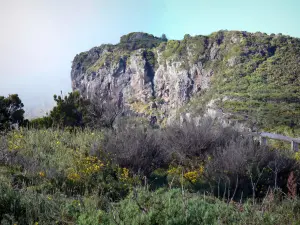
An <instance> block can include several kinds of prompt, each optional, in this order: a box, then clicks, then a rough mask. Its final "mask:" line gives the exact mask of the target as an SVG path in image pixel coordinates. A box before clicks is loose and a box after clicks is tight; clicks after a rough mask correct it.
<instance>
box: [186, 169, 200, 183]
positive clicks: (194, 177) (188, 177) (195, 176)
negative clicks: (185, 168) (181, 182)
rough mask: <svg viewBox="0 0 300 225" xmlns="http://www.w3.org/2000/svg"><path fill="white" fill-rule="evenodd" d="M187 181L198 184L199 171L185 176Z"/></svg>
mask: <svg viewBox="0 0 300 225" xmlns="http://www.w3.org/2000/svg"><path fill="white" fill-rule="evenodd" d="M183 176H184V177H185V178H186V179H188V180H190V181H191V182H192V183H196V181H197V178H198V173H197V171H190V172H187V173H185V174H184V175H183Z"/></svg>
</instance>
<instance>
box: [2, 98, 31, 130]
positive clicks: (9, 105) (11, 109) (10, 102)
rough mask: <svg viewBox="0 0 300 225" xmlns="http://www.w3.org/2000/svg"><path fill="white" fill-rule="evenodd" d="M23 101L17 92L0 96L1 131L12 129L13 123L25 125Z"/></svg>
mask: <svg viewBox="0 0 300 225" xmlns="http://www.w3.org/2000/svg"><path fill="white" fill-rule="evenodd" d="M23 107H24V105H23V103H22V101H21V99H20V98H19V96H18V95H17V94H13V95H9V96H8V97H4V96H0V131H1V130H7V129H10V128H11V126H12V125H15V124H18V125H23V123H24V113H25V111H24V110H23Z"/></svg>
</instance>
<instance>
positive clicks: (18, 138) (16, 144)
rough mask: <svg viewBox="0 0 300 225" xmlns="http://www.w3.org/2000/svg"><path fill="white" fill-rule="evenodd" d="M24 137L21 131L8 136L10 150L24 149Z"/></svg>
mask: <svg viewBox="0 0 300 225" xmlns="http://www.w3.org/2000/svg"><path fill="white" fill-rule="evenodd" d="M24 142H25V139H24V135H23V134H22V132H21V131H13V132H11V133H9V134H8V149H9V150H19V149H23V148H24V144H25V143H24Z"/></svg>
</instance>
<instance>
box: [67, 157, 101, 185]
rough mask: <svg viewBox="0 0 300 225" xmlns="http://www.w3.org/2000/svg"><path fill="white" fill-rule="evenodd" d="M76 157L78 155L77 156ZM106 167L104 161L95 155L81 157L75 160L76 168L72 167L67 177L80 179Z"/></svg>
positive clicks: (75, 179) (74, 179) (73, 179)
mask: <svg viewBox="0 0 300 225" xmlns="http://www.w3.org/2000/svg"><path fill="white" fill-rule="evenodd" d="M75 157H76V156H75ZM102 167H104V163H103V162H102V161H101V160H99V159H98V158H97V157H94V156H86V157H80V156H78V159H76V160H75V168H70V169H69V170H68V173H67V177H68V179H69V180H72V181H79V180H81V179H84V178H86V177H89V176H90V175H92V174H94V173H97V172H99V171H100V170H101V168H102Z"/></svg>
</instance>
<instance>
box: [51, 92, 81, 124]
mask: <svg viewBox="0 0 300 225" xmlns="http://www.w3.org/2000/svg"><path fill="white" fill-rule="evenodd" d="M54 101H55V102H56V106H55V107H54V108H53V109H52V110H51V112H50V115H49V116H50V118H51V120H52V123H53V126H58V127H83V126H84V123H83V117H84V114H85V105H86V104H87V101H85V100H84V99H83V98H82V97H81V96H80V94H79V92H77V91H75V92H72V93H69V94H68V95H67V96H65V97H62V96H57V95H54Z"/></svg>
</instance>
